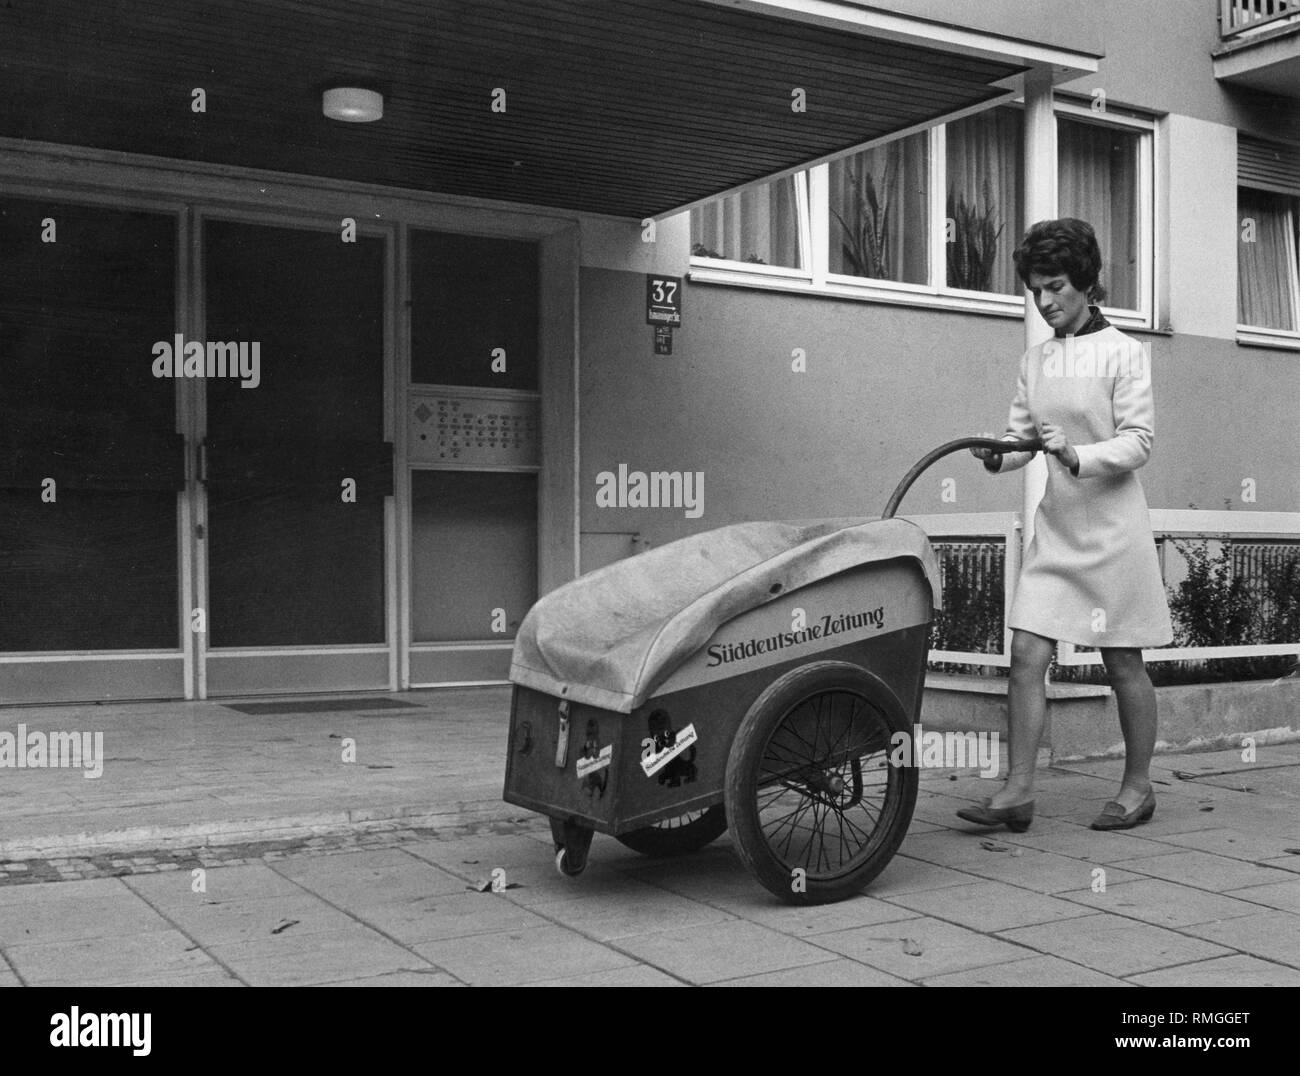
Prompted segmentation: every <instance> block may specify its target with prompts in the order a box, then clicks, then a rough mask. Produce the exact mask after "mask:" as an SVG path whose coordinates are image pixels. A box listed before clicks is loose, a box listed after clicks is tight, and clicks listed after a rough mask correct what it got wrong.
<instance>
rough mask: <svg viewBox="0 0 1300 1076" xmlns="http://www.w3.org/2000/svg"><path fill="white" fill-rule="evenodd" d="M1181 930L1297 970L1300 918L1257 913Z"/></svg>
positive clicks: (1299, 963)
mask: <svg viewBox="0 0 1300 1076" xmlns="http://www.w3.org/2000/svg"><path fill="white" fill-rule="evenodd" d="M1183 929H1184V930H1185V931H1186V932H1187V933H1188V934H1194V935H1196V936H1197V937H1200V938H1205V939H1207V940H1209V941H1213V942H1217V943H1219V944H1220V945H1226V946H1229V947H1230V948H1233V949H1239V950H1241V951H1242V952H1243V953H1250V954H1252V955H1254V956H1258V957H1262V958H1263V959H1265V960H1272V961H1276V962H1277V963H1279V964H1286V965H1287V966H1288V967H1292V968H1300V915H1295V914H1293V913H1291V912H1282V911H1260V912H1256V913H1255V914H1254V915H1243V916H1237V917H1234V918H1232V919H1228V920H1225V921H1224V922H1222V923H1199V924H1193V925H1192V926H1188V927H1184V928H1183Z"/></svg>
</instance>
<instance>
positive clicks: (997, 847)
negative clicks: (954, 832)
mask: <svg viewBox="0 0 1300 1076" xmlns="http://www.w3.org/2000/svg"><path fill="white" fill-rule="evenodd" d="M980 847H981V848H983V849H985V851H988V852H1006V851H1009V850H1010V846H1009V845H1005V844H998V842H997V841H990V840H988V839H987V838H986V839H984V840H982V841H980Z"/></svg>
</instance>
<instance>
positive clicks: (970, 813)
mask: <svg viewBox="0 0 1300 1076" xmlns="http://www.w3.org/2000/svg"><path fill="white" fill-rule="evenodd" d="M1014 258H1015V265H1016V271H1017V272H1018V273H1019V274H1020V278H1021V280H1023V281H1024V283H1025V286H1026V287H1027V288H1028V289H1029V291H1030V292H1031V294H1032V295H1033V297H1034V302H1035V304H1036V305H1037V307H1038V311H1039V313H1040V314H1041V315H1042V316H1043V318H1044V319H1045V320H1046V321H1047V324H1048V325H1050V326H1051V327H1052V329H1053V330H1054V332H1055V336H1054V337H1053V339H1051V340H1049V341H1046V342H1045V343H1043V344H1040V345H1038V346H1036V347H1033V348H1030V349H1029V351H1027V352H1026V353H1025V354H1024V356H1023V357H1022V358H1021V360H1020V376H1019V380H1018V382H1017V384H1016V395H1015V399H1014V400H1013V401H1012V404H1011V415H1010V419H1009V420H1008V423H1007V433H1006V436H1005V438H1004V439H1006V440H1016V439H1019V438H1027V437H1034V436H1039V437H1041V438H1042V441H1043V450H1044V452H1046V453H1047V454H1048V460H1047V471H1048V476H1047V490H1046V492H1045V494H1044V495H1043V499H1042V502H1041V503H1040V504H1039V507H1038V513H1037V515H1035V517H1034V538H1033V541H1032V542H1031V543H1030V545H1029V549H1028V551H1027V552H1026V554H1025V559H1024V564H1023V567H1022V569H1021V573H1020V579H1019V582H1018V585H1017V587H1016V592H1015V599H1014V602H1013V603H1012V607H1011V613H1010V616H1009V617H1008V625H1009V627H1010V628H1011V630H1012V636H1011V682H1010V686H1009V691H1008V698H1007V704H1008V711H1009V731H1008V736H1009V740H1010V743H1009V752H1008V753H1009V755H1010V764H1009V769H1008V774H1007V780H1006V784H1005V785H1004V786H1003V787H1002V788H1001V789H1000V790H999V791H998V792H997V793H996V794H995V795H994V796H993V797H991V798H990V799H989V800H987V801H986V802H985V803H984V805H983V806H981V807H971V808H966V809H963V810H960V811H958V812H957V814H958V816H959V817H961V818H964V819H966V820H967V821H970V822H977V823H980V824H982V825H999V824H1003V823H1005V824H1006V825H1007V826H1008V827H1009V828H1011V829H1012V830H1014V831H1015V832H1023V831H1024V830H1025V829H1027V828H1028V827H1029V823H1030V821H1031V820H1032V819H1033V815H1034V799H1033V781H1034V766H1035V763H1036V760H1037V755H1038V742H1039V740H1040V738H1041V736H1042V731H1043V716H1044V712H1045V710H1046V708H1047V693H1046V687H1045V677H1046V674H1047V668H1048V664H1049V662H1050V661H1051V658H1052V651H1053V649H1054V648H1055V645H1056V642H1057V640H1061V639H1064V640H1068V641H1069V642H1072V643H1076V644H1079V645H1083V646H1092V647H1098V648H1100V650H1101V656H1102V661H1103V662H1104V663H1105V666H1106V673H1107V676H1108V678H1109V680H1110V685H1111V687H1112V688H1113V689H1114V692H1115V697H1116V701H1117V703H1118V705H1119V720H1120V727H1121V728H1122V730H1123V733H1124V779H1123V782H1122V783H1121V785H1120V790H1119V793H1118V795H1116V797H1115V798H1114V799H1113V800H1111V801H1110V802H1109V803H1107V804H1106V806H1105V807H1104V808H1103V809H1102V812H1101V814H1100V815H1098V817H1097V818H1096V819H1095V820H1094V821H1093V823H1092V828H1093V829H1129V828H1131V827H1133V826H1136V825H1139V824H1141V823H1143V822H1146V821H1147V820H1148V819H1150V818H1151V816H1152V815H1153V814H1154V813H1155V794H1154V792H1153V791H1152V789H1151V778H1150V772H1149V771H1150V765H1151V753H1152V751H1153V750H1154V748H1155V739H1156V696H1155V689H1154V688H1153V687H1152V686H1151V680H1150V678H1149V677H1148V676H1147V672H1146V666H1145V665H1144V664H1143V662H1142V648H1143V647H1156V646H1163V645H1165V644H1167V643H1169V642H1171V641H1172V639H1173V629H1172V626H1171V624H1170V621H1169V606H1168V603H1167V601H1166V599H1165V589H1164V583H1163V581H1162V580H1161V577H1160V566H1159V562H1158V560H1157V558H1156V550H1155V544H1154V542H1153V541H1152V536H1151V522H1150V516H1149V515H1148V512H1147V503H1146V497H1145V496H1144V494H1143V492H1142V486H1141V483H1140V482H1139V481H1138V478H1137V474H1136V473H1135V472H1136V471H1137V469H1138V468H1139V467H1141V466H1142V465H1143V464H1144V463H1146V461H1147V459H1148V457H1149V456H1150V454H1151V443H1152V439H1153V436H1154V426H1153V419H1154V409H1153V404H1152V398H1151V372H1150V364H1149V362H1148V361H1147V354H1146V351H1145V350H1144V349H1143V348H1142V346H1141V345H1140V344H1138V343H1137V341H1135V340H1133V339H1131V338H1130V337H1127V336H1125V335H1124V334H1123V333H1121V332H1120V331H1119V330H1118V329H1115V328H1114V327H1112V326H1111V325H1110V323H1109V322H1108V321H1107V320H1106V319H1105V318H1104V317H1102V315H1101V311H1100V310H1098V309H1097V307H1096V306H1093V305H1090V300H1092V301H1096V302H1100V301H1101V300H1102V299H1103V298H1104V296H1105V293H1104V291H1103V290H1102V289H1101V287H1100V286H1099V284H1098V278H1099V275H1100V272H1101V251H1100V249H1099V248H1098V246H1097V237H1096V235H1094V233H1093V230H1092V227H1091V226H1090V225H1088V224H1087V223H1085V222H1084V221H1081V220H1076V219H1074V218H1072V217H1067V218H1064V219H1061V220H1049V221H1040V222H1039V223H1037V224H1035V225H1034V226H1033V227H1032V228H1030V229H1029V231H1028V232H1027V233H1026V235H1025V237H1024V239H1023V240H1022V242H1021V244H1020V246H1019V247H1018V248H1017V249H1016V251H1015V254H1014ZM971 451H972V453H973V454H974V455H975V456H977V457H978V458H980V459H982V460H983V461H984V466H985V467H986V468H987V469H988V470H990V471H992V472H994V473H997V474H1004V473H1006V472H1008V471H1013V470H1015V469H1017V468H1018V467H1023V466H1024V465H1025V464H1026V463H1028V462H1029V460H1030V459H1031V458H1032V456H1033V454H1032V453H1026V452H1019V453H1008V454H1006V455H1002V456H997V455H995V454H994V453H992V452H991V451H989V450H988V449H982V448H976V449H971Z"/></svg>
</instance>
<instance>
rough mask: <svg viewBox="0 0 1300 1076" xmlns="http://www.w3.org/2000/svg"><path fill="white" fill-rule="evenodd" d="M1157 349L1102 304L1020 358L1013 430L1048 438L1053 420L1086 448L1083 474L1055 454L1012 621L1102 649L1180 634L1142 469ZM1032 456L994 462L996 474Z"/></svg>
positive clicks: (1081, 450) (1159, 642) (1161, 641)
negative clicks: (1072, 328)
mask: <svg viewBox="0 0 1300 1076" xmlns="http://www.w3.org/2000/svg"><path fill="white" fill-rule="evenodd" d="M1154 419H1155V408H1154V404H1153V401H1152V395H1151V369H1150V361H1149V357H1148V353H1147V351H1146V349H1144V348H1143V347H1142V346H1141V345H1140V344H1139V343H1138V342H1137V341H1135V340H1133V339H1132V338H1131V337H1128V336H1125V335H1124V334H1123V333H1121V332H1120V331H1119V330H1118V329H1116V328H1114V327H1113V326H1112V325H1110V323H1109V322H1107V321H1106V320H1105V318H1103V317H1102V316H1101V314H1100V312H1099V311H1097V310H1096V309H1095V308H1094V309H1093V315H1092V317H1091V318H1090V319H1089V321H1088V323H1087V324H1086V325H1084V326H1083V328H1082V329H1081V330H1080V331H1079V332H1078V333H1077V334H1070V335H1067V336H1064V337H1054V338H1053V339H1051V340H1048V341H1045V342H1044V343H1042V344H1039V345H1037V346H1035V347H1033V348H1030V349H1029V350H1028V351H1027V352H1025V354H1024V355H1023V356H1022V358H1021V360H1020V376H1019V379H1018V381H1017V383H1016V395H1015V399H1014V400H1013V401H1012V404H1011V412H1010V417H1009V419H1008V421H1007V433H1006V439H1019V438H1025V437H1033V436H1037V434H1038V432H1039V426H1040V424H1041V423H1042V422H1043V421H1044V420H1046V421H1048V422H1051V423H1053V424H1054V425H1056V426H1058V427H1059V428H1060V429H1061V430H1062V431H1063V432H1064V433H1065V436H1066V439H1067V440H1068V441H1069V443H1070V445H1071V446H1072V447H1073V448H1074V450H1075V451H1076V452H1077V453H1078V456H1079V463H1078V468H1077V472H1072V471H1071V470H1070V468H1068V467H1066V466H1065V464H1063V463H1062V462H1061V461H1060V460H1059V459H1057V458H1056V457H1055V456H1052V455H1048V456H1047V490H1046V492H1045V493H1044V495H1043V499H1042V501H1041V502H1040V503H1039V505H1038V512H1037V514H1036V515H1035V516H1034V537H1033V541H1032V542H1031V543H1030V545H1029V549H1028V550H1027V551H1026V553H1025V558H1024V563H1023V565H1022V567H1021V572H1020V579H1019V581H1018V583H1017V586H1016V591H1015V597H1014V599H1013V601H1012V606H1011V613H1010V616H1009V617H1008V620H1007V623H1008V625H1009V626H1010V627H1011V628H1021V629H1024V630H1026V631H1032V632H1034V633H1035V634H1037V635H1042V636H1046V637H1047V638H1049V639H1056V640H1066V641H1068V642H1072V643H1076V644H1079V645H1082V646H1093V647H1156V646H1164V645H1165V644H1167V643H1169V642H1171V641H1172V640H1173V628H1172V625H1171V624H1170V620H1169V603H1168V600H1167V599H1166V596H1165V588H1164V583H1163V581H1162V580H1161V578H1160V564H1159V560H1158V558H1157V555H1156V548H1155V543H1154V541H1153V539H1152V532H1151V517H1150V514H1149V512H1148V509H1147V502H1146V496H1145V494H1144V493H1143V491H1142V484H1141V483H1140V482H1139V481H1138V476H1137V473H1136V472H1137V469H1138V468H1139V467H1141V466H1142V465H1143V464H1144V463H1146V461H1147V459H1148V458H1149V457H1150V455H1151V444H1152V441H1153V439H1154V436H1155V426H1154ZM1032 457H1033V453H1028V452H1017V453H1008V454H1006V455H1004V456H1003V457H1001V462H1000V464H999V462H998V459H997V457H994V458H993V459H991V460H988V461H986V463H985V466H986V467H987V468H988V469H989V470H991V471H994V472H995V473H1006V472H1008V471H1013V470H1015V469H1017V468H1019V467H1023V466H1024V465H1025V464H1027V463H1028V462H1029V460H1030V459H1032Z"/></svg>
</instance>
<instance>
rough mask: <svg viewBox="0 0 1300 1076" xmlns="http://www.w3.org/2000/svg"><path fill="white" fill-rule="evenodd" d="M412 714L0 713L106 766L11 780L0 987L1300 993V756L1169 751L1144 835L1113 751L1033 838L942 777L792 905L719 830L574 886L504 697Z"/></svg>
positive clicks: (443, 697) (1061, 791)
mask: <svg viewBox="0 0 1300 1076" xmlns="http://www.w3.org/2000/svg"><path fill="white" fill-rule="evenodd" d="M395 698H398V699H400V700H402V701H407V702H417V703H419V708H418V709H415V708H403V709H400V710H381V711H354V712H342V713H325V714H321V713H316V714H310V715H257V716H253V715H243V714H238V713H235V712H233V711H230V710H228V709H226V708H225V707H222V706H220V705H218V704H215V703H203V704H176V703H170V704H150V705H138V706H133V707H117V706H114V707H107V706H105V707H76V708H71V707H60V708H57V709H56V708H36V709H24V710H21V711H18V710H8V711H0V731H4V730H9V731H14V730H15V729H16V726H17V725H18V723H19V722H23V723H25V724H26V725H27V726H28V727H29V728H31V729H36V728H40V729H44V730H57V729H84V730H95V729H101V730H103V731H104V732H105V753H106V755H107V761H106V763H105V767H104V774H103V776H102V777H101V778H98V779H91V780H88V779H85V778H83V777H82V776H81V775H80V774H77V773H75V772H72V771H67V770H62V771H60V770H23V771H17V770H12V769H0V817H3V830H2V831H0V985H19V984H28V985H56V984H57V985H73V984H85V985H91V984H103V985H126V984H132V985H143V984H159V985H199V984H213V985H215V984H228V985H239V984H248V985H268V984H286V985H289V984H292V985H306V984H338V985H342V984H365V985H457V984H470V985H492V984H502V985H504V984H537V985H542V984H557V985H558V984H564V985H575V984H581V985H616V984H645V985H656V984H657V985H678V984H705V985H712V984H718V985H723V984H726V985H770V984H809V985H812V984H818V985H871V984H874V985H895V986H906V985H915V984H924V985H1003V984H1006V985H1012V984H1014V985H1057V984H1062V985H1064V984H1097V985H1215V986H1230V985H1262V984H1270V985H1292V986H1295V985H1300V851H1298V850H1300V744H1280V745H1273V746H1265V747H1261V748H1259V749H1258V756H1257V757H1256V759H1255V761H1254V762H1253V763H1244V762H1243V761H1242V759H1241V756H1240V753H1239V752H1235V751H1231V752H1217V753H1213V754H1184V755H1162V756H1157V759H1156V770H1155V779H1156V782H1157V783H1156V789H1157V796H1158V797H1159V806H1158V807H1157V811H1156V816H1155V818H1154V820H1153V821H1152V822H1151V823H1149V824H1147V825H1144V826H1142V827H1140V828H1138V829H1135V830H1133V831H1130V832H1127V833H1096V832H1093V831H1091V830H1089V829H1088V828H1087V823H1088V822H1089V821H1090V820H1091V818H1092V817H1093V815H1095V814H1096V812H1097V811H1098V810H1099V808H1100V806H1101V804H1102V803H1104V802H1105V800H1106V799H1108V798H1109V797H1110V796H1111V795H1112V794H1113V791H1114V789H1115V788H1116V787H1117V785H1118V779H1119V774H1120V772H1121V763H1119V762H1115V761H1106V762H1097V763H1086V764H1078V765H1071V766H1069V767H1065V768H1058V769H1052V770H1044V771H1042V773H1041V778H1040V783H1039V791H1038V799H1037V804H1038V808H1037V816H1036V818H1035V820H1034V823H1033V825H1032V827H1031V828H1030V830H1029V831H1028V832H1026V833H1024V834H1011V833H1009V832H1007V831H1006V830H1005V829H1002V830H995V831H978V830H975V829H974V828H972V827H968V826H967V825H966V824H965V823H963V822H961V821H960V820H959V819H956V818H955V817H954V816H953V811H954V810H955V809H956V808H957V807H959V806H961V805H963V804H966V803H970V802H972V801H977V800H980V799H982V798H983V797H984V796H985V795H987V794H988V788H989V784H988V782H985V781H982V780H981V779H980V778H979V777H977V776H975V775H974V774H973V773H972V772H970V771H962V772H959V773H949V772H944V771H936V770H926V771H923V774H922V791H921V794H920V797H919V799H918V804H917V810H916V815H915V819H914V821H913V824H912V826H911V829H910V831H909V834H908V837H907V840H906V841H905V843H904V845H903V847H902V850H901V852H900V854H899V855H897V856H896V857H895V859H894V860H893V862H892V863H891V864H890V865H889V867H888V868H887V869H886V870H885V872H884V873H883V874H882V875H881V876H880V877H879V878H878V879H877V880H876V881H875V882H874V883H873V884H872V885H871V887H869V889H868V891H867V893H866V894H865V895H863V896H860V897H857V898H855V899H853V900H849V901H845V902H843V903H841V904H836V905H830V906H823V907H818V908H790V907H787V906H785V905H783V904H780V903H778V902H777V901H776V900H775V899H774V898H772V897H771V896H770V895H769V894H768V893H767V892H766V891H765V890H763V889H762V888H761V887H760V886H759V885H758V884H757V883H756V882H755V881H754V880H753V879H752V878H751V877H750V875H749V874H748V873H746V872H745V870H744V869H743V868H742V867H741V866H740V864H739V862H738V861H737V859H736V857H735V855H734V853H733V852H732V850H731V848H730V842H729V838H728V837H725V836H724V837H723V838H722V839H721V840H719V841H718V842H716V844H715V845H713V846H711V847H710V848H708V849H706V850H705V851H703V852H701V853H699V854H697V855H695V856H691V857H687V858H684V859H681V860H672V861H652V860H648V859H645V858H643V857H641V856H638V855H636V854H635V853H632V852H630V851H628V850H627V849H625V848H623V846H622V845H620V844H619V843H618V842H616V841H614V840H612V839H610V838H607V837H603V836H597V837H596V840H595V842H594V844H593V846H592V863H591V866H590V867H589V868H588V870H587V872H586V873H585V874H583V875H582V876H580V877H578V878H564V877H561V876H560V875H559V874H558V873H557V872H556V871H555V869H554V867H553V865H552V854H551V847H550V836H549V831H548V829H547V827H546V826H545V824H544V822H543V820H541V819H540V818H538V817H537V816H535V815H530V814H528V813H526V812H521V811H520V810H519V809H518V808H515V807H512V806H510V805H507V804H504V803H502V802H501V801H500V792H501V774H502V768H503V759H504V757H505V724H506V715H507V713H508V707H509V696H508V692H506V691H505V690H502V689H476V690H473V691H456V692H450V691H448V692H428V693H418V694H416V695H403V696H395ZM344 736H350V737H353V738H355V739H356V740H357V761H356V762H355V763H343V762H342V761H341V750H342V748H341V743H342V741H341V740H339V739H333V738H331V737H344ZM336 760H338V761H336ZM363 766H364V767H367V768H364V769H363V768H362V767H363ZM372 766H373V767H384V768H373V769H372V768H369V767H372ZM388 767H391V768H388ZM123 834H129V835H132V837H131V840H129V841H126V840H124V839H123V838H122V836H121V835H123ZM496 870H499V871H501V872H504V879H505V881H506V882H507V883H508V884H509V885H510V886H511V888H509V889H507V890H506V891H505V892H501V893H493V892H490V891H488V892H479V891H478V890H479V888H481V887H482V886H483V885H484V883H487V882H489V881H490V879H491V878H492V875H493V871H496ZM1102 872H1104V873H1102ZM498 877H501V875H498ZM38 879H40V880H38ZM54 879H62V880H57V881H56V880H54ZM1103 881H1104V890H1102V888H1101V883H1102V882H1103Z"/></svg>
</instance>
